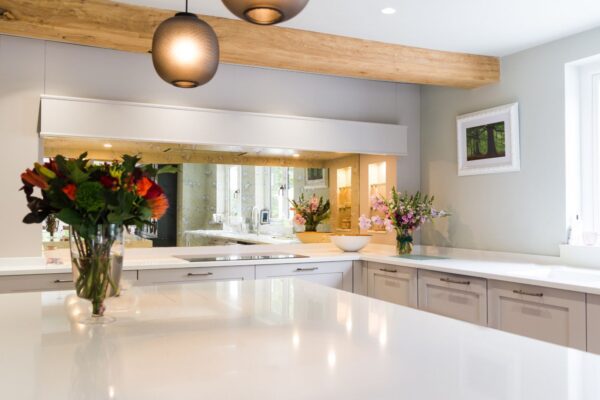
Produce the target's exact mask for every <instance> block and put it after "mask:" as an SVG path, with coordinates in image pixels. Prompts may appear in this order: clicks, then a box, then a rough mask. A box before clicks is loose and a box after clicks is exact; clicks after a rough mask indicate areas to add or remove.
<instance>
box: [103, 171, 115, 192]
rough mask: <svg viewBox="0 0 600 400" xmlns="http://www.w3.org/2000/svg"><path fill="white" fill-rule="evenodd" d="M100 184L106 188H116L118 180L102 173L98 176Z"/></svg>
mask: <svg viewBox="0 0 600 400" xmlns="http://www.w3.org/2000/svg"><path fill="white" fill-rule="evenodd" d="M100 184H101V185H102V186H104V187H105V188H107V189H112V190H117V188H118V185H119V180H118V179H117V178H113V177H112V176H108V175H102V176H101V177H100Z"/></svg>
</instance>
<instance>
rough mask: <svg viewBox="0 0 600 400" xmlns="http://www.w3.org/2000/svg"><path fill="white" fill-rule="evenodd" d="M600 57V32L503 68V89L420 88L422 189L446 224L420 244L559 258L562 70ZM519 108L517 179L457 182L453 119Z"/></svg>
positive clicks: (562, 236) (530, 53) (562, 230)
mask: <svg viewBox="0 0 600 400" xmlns="http://www.w3.org/2000/svg"><path fill="white" fill-rule="evenodd" d="M598 53H600V29H595V30H591V31H588V32H584V33H581V34H578V35H575V36H572V37H569V38H566V39H562V40H559V41H556V42H553V43H549V44H545V45H543V46H539V47H536V48H533V49H529V50H526V51H523V52H521V53H517V54H514V55H511V56H508V57H504V58H502V60H501V74H502V78H501V83H499V84H496V85H491V86H488V87H483V88H480V89H474V90H458V89H446V88H436V87H424V88H423V90H422V98H421V99H422V101H421V128H422V136H421V148H422V152H421V174H422V188H423V190H424V191H425V192H428V193H430V194H434V195H435V196H436V198H437V201H436V205H437V206H439V207H444V208H447V209H448V210H449V211H450V212H452V214H453V215H452V217H450V218H448V219H447V220H445V221H438V222H436V224H435V225H434V226H433V227H431V226H429V227H427V228H425V229H424V230H423V232H422V242H423V243H425V244H436V245H444V246H452V247H459V248H470V249H481V250H495V251H510V252H521V253H531V254H544V255H558V253H559V247H558V245H559V244H560V243H561V242H563V241H565V240H566V195H565V192H566V183H565V104H564V98H565V96H564V93H565V87H564V76H565V63H567V62H570V61H574V60H577V59H581V58H584V57H589V56H592V55H595V54H598ZM515 101H518V102H519V108H520V109H519V112H520V132H521V171H520V172H515V173H506V174H495V175H478V176H467V177H458V176H457V150H456V119H455V118H456V116H457V115H459V114H464V113H468V112H472V111H477V110H481V109H485V108H488V107H492V106H497V105H502V104H507V103H511V102H515Z"/></svg>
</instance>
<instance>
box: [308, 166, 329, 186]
mask: <svg viewBox="0 0 600 400" xmlns="http://www.w3.org/2000/svg"><path fill="white" fill-rule="evenodd" d="M328 178H329V177H328V169H327V168H306V174H305V178H304V187H305V188H306V189H324V188H326V187H328V185H329V182H328Z"/></svg>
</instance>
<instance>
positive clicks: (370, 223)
mask: <svg viewBox="0 0 600 400" xmlns="http://www.w3.org/2000/svg"><path fill="white" fill-rule="evenodd" d="M433 199H434V198H433V196H428V195H422V194H421V193H420V192H417V193H416V194H414V195H408V194H400V193H398V192H397V191H396V188H392V193H391V198H390V199H386V198H384V197H382V196H379V195H375V196H373V197H371V208H372V209H373V211H377V212H379V213H380V214H383V215H384V216H383V217H381V216H380V215H374V216H372V217H371V218H368V217H367V216H365V215H361V216H360V218H359V219H358V225H359V226H360V228H361V229H371V228H372V227H374V226H377V227H384V228H385V230H386V231H388V232H391V231H393V230H395V231H396V233H397V241H398V249H399V252H400V253H401V254H405V253H410V251H412V235H413V233H414V232H415V231H416V230H417V229H419V228H420V227H421V225H423V224H424V223H425V222H428V221H431V220H433V219H435V218H440V217H446V216H448V215H449V214H448V213H447V212H445V211H443V210H441V211H438V210H436V209H435V208H433Z"/></svg>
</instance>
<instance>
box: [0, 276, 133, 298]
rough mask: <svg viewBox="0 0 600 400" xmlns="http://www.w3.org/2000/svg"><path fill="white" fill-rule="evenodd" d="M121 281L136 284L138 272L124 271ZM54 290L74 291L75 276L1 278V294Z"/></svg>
mask: <svg viewBox="0 0 600 400" xmlns="http://www.w3.org/2000/svg"><path fill="white" fill-rule="evenodd" d="M121 279H122V280H126V281H131V282H134V281H135V280H136V279H137V271H123V272H122V274H121ZM53 290H73V275H72V274H70V273H65V274H38V275H9V276H2V277H0V293H18V292H49V291H53Z"/></svg>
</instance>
